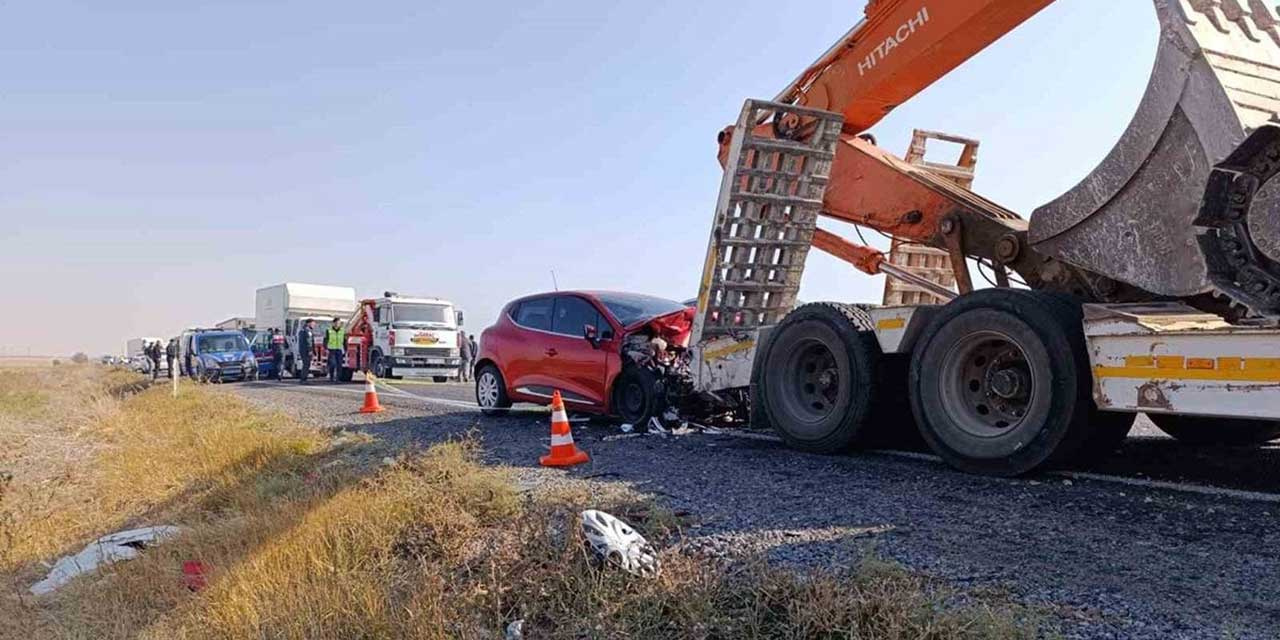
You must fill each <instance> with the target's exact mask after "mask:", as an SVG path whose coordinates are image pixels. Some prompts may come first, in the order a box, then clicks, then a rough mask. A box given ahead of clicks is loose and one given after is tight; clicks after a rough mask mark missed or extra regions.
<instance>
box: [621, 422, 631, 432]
mask: <svg viewBox="0 0 1280 640" xmlns="http://www.w3.org/2000/svg"><path fill="white" fill-rule="evenodd" d="M618 429H621V430H622V432H623V433H631V430H632V429H635V426H634V425H632V424H630V423H626V422H624V423H622V426H621V427H618Z"/></svg>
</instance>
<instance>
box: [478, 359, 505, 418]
mask: <svg viewBox="0 0 1280 640" xmlns="http://www.w3.org/2000/svg"><path fill="white" fill-rule="evenodd" d="M476 404H478V405H480V412H481V413H483V414H485V415H487V416H492V415H498V414H501V413H505V410H506V409H509V408H511V398H508V397H507V383H506V382H504V381H503V380H502V372H501V371H498V368H497V367H495V366H493V365H492V364H486V365H484V366H483V367H480V375H478V376H476Z"/></svg>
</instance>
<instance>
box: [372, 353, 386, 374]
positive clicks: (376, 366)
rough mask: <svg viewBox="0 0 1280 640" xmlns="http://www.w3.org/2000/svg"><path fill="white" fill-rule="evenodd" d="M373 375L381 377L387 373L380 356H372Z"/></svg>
mask: <svg viewBox="0 0 1280 640" xmlns="http://www.w3.org/2000/svg"><path fill="white" fill-rule="evenodd" d="M373 375H375V376H377V377H379V378H383V377H386V375H387V366H386V365H385V364H383V363H382V356H380V355H379V356H374V357H373Z"/></svg>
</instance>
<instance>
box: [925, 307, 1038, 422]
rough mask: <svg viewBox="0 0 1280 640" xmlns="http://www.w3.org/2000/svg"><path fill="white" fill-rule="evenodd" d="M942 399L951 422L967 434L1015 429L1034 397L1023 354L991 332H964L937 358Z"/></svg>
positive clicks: (1013, 343)
mask: <svg viewBox="0 0 1280 640" xmlns="http://www.w3.org/2000/svg"><path fill="white" fill-rule="evenodd" d="M941 375H942V385H941V391H942V401H943V405H944V406H945V407H946V409H947V412H948V414H949V415H950V416H951V417H952V418H953V420H954V421H955V424H956V426H958V427H959V428H960V429H961V430H963V431H964V432H966V433H967V434H969V435H972V436H976V437H979V438H995V437H999V436H1003V435H1006V434H1008V433H1009V432H1011V431H1012V430H1014V429H1016V428H1017V427H1018V426H1019V425H1020V424H1022V422H1023V420H1024V419H1025V418H1026V417H1027V413H1028V411H1029V409H1030V407H1031V406H1032V404H1033V402H1034V401H1035V399H1036V391H1037V386H1038V385H1037V384H1036V380H1035V374H1034V373H1033V372H1032V369H1031V366H1030V364H1029V361H1028V358H1027V354H1026V352H1025V351H1024V350H1023V349H1022V347H1021V346H1019V345H1018V343H1017V342H1016V341H1014V340H1013V339H1012V338H1010V337H1009V336H1007V335H1004V334H1002V333H998V332H995V331H980V332H976V333H972V334H969V335H967V336H965V337H964V338H962V339H961V340H960V341H958V342H957V343H956V344H954V345H952V346H951V349H949V350H948V351H947V354H946V355H945V356H944V357H943V360H942V371H941Z"/></svg>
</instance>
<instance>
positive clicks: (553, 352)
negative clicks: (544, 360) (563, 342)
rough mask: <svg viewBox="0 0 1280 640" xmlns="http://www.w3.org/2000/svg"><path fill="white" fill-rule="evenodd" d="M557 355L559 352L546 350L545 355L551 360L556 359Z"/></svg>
mask: <svg viewBox="0 0 1280 640" xmlns="http://www.w3.org/2000/svg"><path fill="white" fill-rule="evenodd" d="M559 353H560V352H559V351H556V350H555V349H547V355H548V356H550V357H552V358H554V357H556V355H557V354H559Z"/></svg>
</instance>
